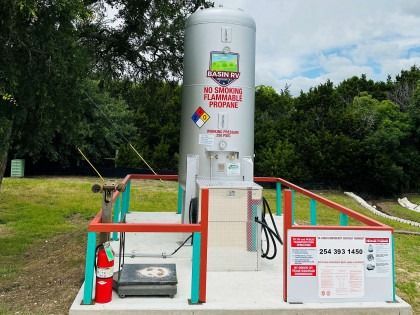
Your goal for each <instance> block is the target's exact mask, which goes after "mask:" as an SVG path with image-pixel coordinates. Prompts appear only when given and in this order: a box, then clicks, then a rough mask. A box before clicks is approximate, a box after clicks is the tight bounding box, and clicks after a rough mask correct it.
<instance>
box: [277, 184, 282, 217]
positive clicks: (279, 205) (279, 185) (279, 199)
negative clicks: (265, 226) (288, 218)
mask: <svg viewBox="0 0 420 315" xmlns="http://www.w3.org/2000/svg"><path fill="white" fill-rule="evenodd" d="M281 212H282V211H281V183H280V182H277V183H276V215H281Z"/></svg>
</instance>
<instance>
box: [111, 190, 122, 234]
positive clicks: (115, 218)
mask: <svg viewBox="0 0 420 315" xmlns="http://www.w3.org/2000/svg"><path fill="white" fill-rule="evenodd" d="M120 210H121V193H119V194H118V197H117V199H115V203H114V216H113V220H112V221H113V222H114V223H119V222H120ZM112 239H113V240H114V241H117V240H118V232H113V233H112Z"/></svg>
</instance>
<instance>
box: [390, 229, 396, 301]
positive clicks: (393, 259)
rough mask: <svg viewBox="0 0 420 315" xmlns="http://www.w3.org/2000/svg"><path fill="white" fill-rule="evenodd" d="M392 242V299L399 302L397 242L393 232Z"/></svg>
mask: <svg viewBox="0 0 420 315" xmlns="http://www.w3.org/2000/svg"><path fill="white" fill-rule="evenodd" d="M391 242H392V249H391V250H392V300H393V301H394V302H397V299H396V297H395V281H396V274H395V243H394V234H391Z"/></svg>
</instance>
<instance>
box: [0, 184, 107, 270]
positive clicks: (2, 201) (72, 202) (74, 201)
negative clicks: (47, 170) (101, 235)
mask: <svg viewBox="0 0 420 315" xmlns="http://www.w3.org/2000/svg"><path fill="white" fill-rule="evenodd" d="M93 182H94V180H92V179H82V178H77V179H76V180H72V179H70V178H69V179H51V178H37V179H9V178H6V179H5V180H4V182H3V185H2V187H1V192H0V205H1V208H0V222H1V224H0V242H1V247H2V255H1V259H0V278H2V277H9V276H11V275H13V274H14V273H15V272H16V271H18V269H19V264H18V263H17V262H18V261H20V260H19V259H17V258H18V257H20V256H21V255H22V254H23V253H24V252H25V251H26V250H27V249H28V248H29V246H30V245H31V244H32V243H33V242H36V241H39V240H42V239H48V238H49V237H51V236H54V235H56V234H58V233H62V232H67V231H71V230H74V229H75V228H78V227H77V226H75V224H74V222H73V221H74V218H75V216H81V217H83V218H85V219H87V218H90V217H92V215H93V214H94V213H95V212H96V211H97V209H98V208H99V207H98V205H99V204H100V202H99V201H98V196H94V194H93V193H91V192H90V187H91V184H92V183H93Z"/></svg>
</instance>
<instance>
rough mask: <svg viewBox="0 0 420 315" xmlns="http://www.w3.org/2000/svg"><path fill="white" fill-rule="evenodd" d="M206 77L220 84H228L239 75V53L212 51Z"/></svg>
mask: <svg viewBox="0 0 420 315" xmlns="http://www.w3.org/2000/svg"><path fill="white" fill-rule="evenodd" d="M209 68H210V69H209V70H207V77H208V78H212V79H213V80H214V81H215V82H216V83H217V84H219V85H221V86H228V85H229V84H231V83H232V82H233V81H235V80H236V79H239V76H240V75H241V74H240V72H239V54H238V53H224V52H222V51H212V52H211V53H210V65H209Z"/></svg>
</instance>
